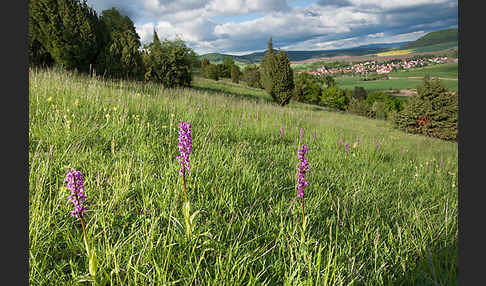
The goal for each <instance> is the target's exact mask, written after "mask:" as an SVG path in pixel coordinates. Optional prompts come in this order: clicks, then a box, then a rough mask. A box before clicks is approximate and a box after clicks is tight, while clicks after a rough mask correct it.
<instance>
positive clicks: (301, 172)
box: [297, 144, 309, 198]
mask: <svg viewBox="0 0 486 286" xmlns="http://www.w3.org/2000/svg"><path fill="white" fill-rule="evenodd" d="M308 152H309V149H308V148H307V144H304V145H302V149H298V157H299V160H300V162H299V166H298V174H297V175H298V178H297V196H299V197H301V198H303V197H304V188H305V187H307V186H309V183H308V182H307V181H306V180H305V174H306V173H307V171H309V162H307V159H306V158H305V154H307V153H308Z"/></svg>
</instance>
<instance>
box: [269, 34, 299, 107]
mask: <svg viewBox="0 0 486 286" xmlns="http://www.w3.org/2000/svg"><path fill="white" fill-rule="evenodd" d="M261 77H262V83H263V87H264V88H265V91H266V92H267V93H268V94H270V96H271V97H272V98H273V100H274V101H275V102H277V103H278V104H280V105H282V106H283V105H286V104H288V103H289V102H290V99H291V97H292V95H293V89H294V78H293V71H292V68H291V67H290V61H289V58H288V56H287V53H285V52H284V51H279V52H278V53H277V54H275V51H274V49H273V43H272V38H270V40H269V41H268V47H267V51H266V52H265V55H264V56H263V61H262V75H261Z"/></svg>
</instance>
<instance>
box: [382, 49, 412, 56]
mask: <svg viewBox="0 0 486 286" xmlns="http://www.w3.org/2000/svg"><path fill="white" fill-rule="evenodd" d="M412 52H413V50H396V51H388V52H383V53H378V54H376V55H377V56H380V57H384V56H398V55H406V54H410V53H412Z"/></svg>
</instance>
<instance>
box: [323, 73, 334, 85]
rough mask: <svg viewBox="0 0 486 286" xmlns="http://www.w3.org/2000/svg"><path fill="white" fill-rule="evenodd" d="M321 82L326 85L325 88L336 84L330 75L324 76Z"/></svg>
mask: <svg viewBox="0 0 486 286" xmlns="http://www.w3.org/2000/svg"><path fill="white" fill-rule="evenodd" d="M322 81H323V82H324V83H325V84H326V87H332V86H334V85H335V84H336V82H335V81H334V78H333V77H332V76H331V75H328V74H326V75H324V76H323V77H322Z"/></svg>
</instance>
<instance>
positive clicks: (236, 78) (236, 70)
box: [231, 65, 240, 83]
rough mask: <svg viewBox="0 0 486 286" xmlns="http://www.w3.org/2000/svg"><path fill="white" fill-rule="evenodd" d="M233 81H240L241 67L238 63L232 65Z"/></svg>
mask: <svg viewBox="0 0 486 286" xmlns="http://www.w3.org/2000/svg"><path fill="white" fill-rule="evenodd" d="M231 81H232V82H234V83H239V82H240V68H239V67H238V66H237V65H233V66H232V67H231Z"/></svg>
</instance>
